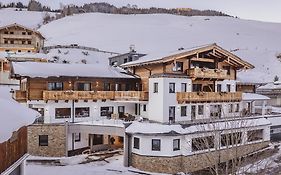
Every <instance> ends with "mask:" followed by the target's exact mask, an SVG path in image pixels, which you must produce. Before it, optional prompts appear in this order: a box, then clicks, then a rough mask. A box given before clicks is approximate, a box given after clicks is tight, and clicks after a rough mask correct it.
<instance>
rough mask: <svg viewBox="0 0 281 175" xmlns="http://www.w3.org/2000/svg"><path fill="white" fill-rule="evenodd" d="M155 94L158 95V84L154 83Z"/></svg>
mask: <svg viewBox="0 0 281 175" xmlns="http://www.w3.org/2000/svg"><path fill="white" fill-rule="evenodd" d="M153 93H158V83H153Z"/></svg>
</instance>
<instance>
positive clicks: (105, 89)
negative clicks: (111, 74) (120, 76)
mask: <svg viewBox="0 0 281 175" xmlns="http://www.w3.org/2000/svg"><path fill="white" fill-rule="evenodd" d="M103 90H104V91H110V83H104V84H103Z"/></svg>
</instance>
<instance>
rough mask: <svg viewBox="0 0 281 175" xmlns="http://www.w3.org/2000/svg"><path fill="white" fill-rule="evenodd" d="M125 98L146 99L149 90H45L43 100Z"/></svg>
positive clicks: (125, 99)
mask: <svg viewBox="0 0 281 175" xmlns="http://www.w3.org/2000/svg"><path fill="white" fill-rule="evenodd" d="M106 99H107V100H121V101H122V100H124V101H129V100H132V101H146V100H148V93H147V92H138V91H44V92H43V100H106Z"/></svg>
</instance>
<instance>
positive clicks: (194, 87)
mask: <svg viewBox="0 0 281 175" xmlns="http://www.w3.org/2000/svg"><path fill="white" fill-rule="evenodd" d="M192 91H193V92H200V91H202V84H193V85H192Z"/></svg>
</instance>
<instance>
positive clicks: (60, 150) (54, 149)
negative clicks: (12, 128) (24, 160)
mask: <svg viewBox="0 0 281 175" xmlns="http://www.w3.org/2000/svg"><path fill="white" fill-rule="evenodd" d="M39 135H48V146H39ZM27 142H28V143H27V152H28V153H29V154H30V155H34V156H46V157H62V156H67V144H66V143H67V138H66V126H65V125H64V124H34V125H30V126H28V128H27Z"/></svg>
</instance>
